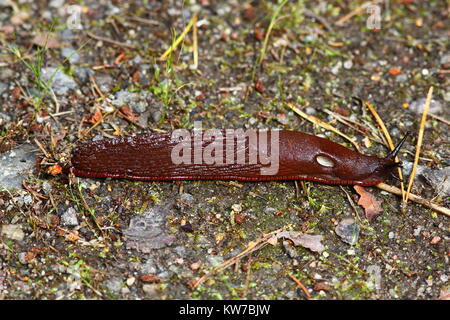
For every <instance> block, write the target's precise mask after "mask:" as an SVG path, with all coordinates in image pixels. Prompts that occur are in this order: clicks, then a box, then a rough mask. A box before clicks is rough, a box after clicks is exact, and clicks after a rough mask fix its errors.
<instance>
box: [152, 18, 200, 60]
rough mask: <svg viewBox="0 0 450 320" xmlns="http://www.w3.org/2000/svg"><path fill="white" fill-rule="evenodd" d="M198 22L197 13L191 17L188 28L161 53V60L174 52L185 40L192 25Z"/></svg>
mask: <svg viewBox="0 0 450 320" xmlns="http://www.w3.org/2000/svg"><path fill="white" fill-rule="evenodd" d="M196 22H197V15H194V16H193V17H192V18H191V21H189V23H188V25H187V26H186V28H184V30H183V32H182V33H181V34H180V35H179V36H178V38H177V39H176V40H175V41H174V42H173V43H172V45H171V46H170V47H169V48H168V49H167V50H166V51H165V52H164V53H163V54H162V55H161V57H159V60H160V61H164V60H165V59H166V58H167V56H169V54H171V53H172V51H173V50H175V49H176V48H177V47H178V45H179V44H180V42H181V41H183V39H184V37H186V34H187V33H188V32H189V30H191V28H192V26H193V25H194V23H196Z"/></svg>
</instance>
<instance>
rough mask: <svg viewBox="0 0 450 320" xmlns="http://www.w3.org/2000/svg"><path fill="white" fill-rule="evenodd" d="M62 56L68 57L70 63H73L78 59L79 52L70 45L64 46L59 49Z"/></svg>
mask: <svg viewBox="0 0 450 320" xmlns="http://www.w3.org/2000/svg"><path fill="white" fill-rule="evenodd" d="M61 54H62V55H63V57H65V58H68V59H69V62H70V63H71V64H75V63H77V62H79V61H80V54H79V53H78V52H77V51H76V50H75V49H74V48H71V47H66V48H63V49H62V50H61Z"/></svg>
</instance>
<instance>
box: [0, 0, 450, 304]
mask: <svg viewBox="0 0 450 320" xmlns="http://www.w3.org/2000/svg"><path fill="white" fill-rule="evenodd" d="M82 3H83V5H82V6H81V7H74V6H71V4H72V2H69V1H65V0H52V1H49V2H44V1H28V0H24V1H20V2H15V3H12V2H9V1H0V41H1V46H0V181H2V184H1V186H0V229H1V230H0V299H285V300H286V299H448V298H449V295H450V289H449V281H448V278H449V276H450V271H449V261H448V260H449V236H450V233H449V231H450V230H449V220H448V219H449V218H448V217H446V216H444V215H442V214H439V213H436V212H434V211H432V210H431V209H428V208H426V207H424V206H422V205H418V204H414V203H412V202H409V204H408V205H407V207H406V208H403V209H402V201H401V197H399V196H397V195H393V194H390V193H387V192H385V191H381V190H380V189H377V188H375V187H366V188H365V189H366V191H368V192H370V193H371V194H373V195H374V196H375V198H376V200H377V201H379V202H381V208H382V212H381V214H380V215H378V216H377V217H376V218H374V219H372V220H371V221H368V220H367V219H366V217H365V212H364V208H363V207H361V206H360V205H358V201H359V195H358V194H357V193H356V191H355V190H354V189H353V188H352V187H349V186H342V187H340V186H336V185H325V184H320V183H315V182H300V181H298V182H294V181H276V182H236V181H178V182H170V181H169V182H141V181H130V180H120V179H89V178H75V177H70V176H67V175H66V174H64V173H61V167H62V166H64V165H65V164H67V163H68V161H69V159H70V154H71V151H72V150H73V149H74V147H75V146H76V144H77V143H79V142H82V141H90V140H98V139H102V138H110V137H116V136H132V135H138V134H141V133H148V132H165V131H169V130H173V129H177V128H185V129H191V128H193V125H194V122H195V121H201V122H202V125H203V128H244V129H249V128H253V129H263V128H277V129H291V130H298V131H303V132H308V133H311V134H316V135H320V136H323V137H326V138H328V139H330V140H332V141H335V142H337V143H341V144H343V145H345V146H347V147H349V148H352V145H351V144H350V143H349V142H348V141H347V140H344V139H342V138H341V137H340V136H338V135H336V134H335V133H332V132H330V131H327V130H324V129H322V128H320V127H319V126H317V125H314V124H312V123H311V122H309V121H307V120H306V119H304V118H301V117H299V116H298V115H296V114H295V113H294V112H293V111H292V110H291V109H290V108H289V107H288V106H287V105H288V104H289V103H290V104H293V105H295V106H297V107H298V108H300V109H301V110H303V111H304V112H306V113H307V114H309V115H314V116H315V117H317V118H319V119H321V120H323V121H326V122H328V123H330V124H331V125H333V126H334V127H335V128H337V129H339V130H340V131H342V132H343V133H345V134H346V135H348V136H349V137H351V138H352V139H354V141H355V142H356V143H358V144H359V145H360V146H361V151H362V152H363V153H364V154H370V155H377V156H379V157H382V156H383V155H385V154H386V153H387V151H388V148H387V147H386V145H385V144H384V143H383V135H382V133H381V130H380V129H379V126H378V124H377V122H376V121H375V119H374V118H373V116H372V115H371V113H370V112H369V110H368V109H367V108H365V107H364V106H361V105H360V104H359V103H358V101H357V100H356V99H353V98H352V97H358V98H360V99H362V100H364V101H367V102H369V103H370V104H372V105H373V106H374V108H375V109H376V110H377V112H378V114H379V115H380V116H381V118H382V119H383V121H384V123H385V125H386V127H387V129H388V131H389V132H390V134H391V136H392V139H393V140H394V142H396V141H399V140H400V139H401V138H402V137H403V136H404V134H405V133H406V132H407V131H409V132H411V133H410V136H409V137H408V139H407V142H406V143H405V145H404V148H403V149H402V151H401V152H400V154H399V158H400V160H402V161H404V162H405V163H411V162H413V160H414V152H415V145H416V142H417V134H418V128H419V123H420V118H421V110H422V108H423V101H424V100H423V99H424V98H426V96H427V93H428V90H429V88H430V87H431V86H432V87H433V90H434V91H433V102H432V106H431V111H430V112H432V113H433V115H430V116H429V117H428V120H427V124H426V129H425V135H424V141H423V146H422V152H421V157H420V162H419V164H420V166H421V167H420V168H421V170H422V171H421V172H433V176H434V175H436V174H437V176H438V177H439V174H441V179H440V180H439V179H438V182H436V183H433V181H431V180H427V179H426V178H425V176H424V175H421V174H418V176H417V178H416V182H415V184H414V186H413V188H412V192H413V193H415V194H418V195H420V196H422V197H423V198H426V199H430V200H433V201H435V202H436V203H438V204H439V205H440V206H442V207H446V208H449V205H450V202H449V192H448V190H449V188H448V183H449V182H448V179H447V180H446V179H445V177H444V178H442V175H443V174H444V173H445V172H447V178H448V169H445V168H447V167H449V166H450V159H449V124H448V121H449V118H450V117H449V115H450V111H449V108H448V105H449V102H450V86H449V82H448V75H449V72H450V54H449V41H448V38H449V33H450V28H449V14H450V12H449V10H450V8H449V7H448V4H447V3H446V2H445V1H407V0H395V1H394V0H390V1H380V2H378V3H376V2H373V3H372V4H371V5H370V6H367V4H365V3H364V2H362V1H351V2H342V1H289V2H280V3H278V2H276V1H273V2H272V1H243V2H242V1H208V0H200V1H196V2H192V4H188V3H183V2H182V1H164V2H159V1H152V0H149V1H128V2H125V1H91V0H86V1H83V2H82ZM374 3H375V4H374ZM378 13H380V16H377V14H378ZM194 16H196V17H197V20H196V23H195V27H194V28H190V30H189V31H188V32H187V33H186V34H185V36H184V37H183V39H182V41H181V42H179V44H178V45H177V47H176V48H175V49H174V50H172V51H171V52H169V53H168V54H166V56H165V59H161V56H162V55H163V54H164V52H165V51H166V50H167V49H168V48H169V47H170V46H172V45H174V44H176V43H177V41H176V40H177V39H178V37H180V35H182V33H183V30H185V28H186V26H188V25H189V22H190V21H191V19H195V18H193V17H194ZM191 25H192V24H191ZM268 32H269V36H268V37H267V34H268ZM430 170H432V171H430ZM386 182H387V183H389V184H392V185H395V186H399V182H398V181H397V180H394V179H389V180H388V181H386ZM278 229H283V230H284V231H289V232H291V233H292V232H293V233H298V232H301V233H302V234H306V235H314V236H321V239H322V240H321V244H322V245H323V247H324V250H312V249H311V248H308V247H303V246H295V243H294V241H292V239H286V238H280V239H277V241H275V238H271V239H270V240H269V241H268V242H259V243H260V244H261V243H263V244H265V245H258V246H256V247H255V246H254V244H255V243H258V241H260V239H261V237H263V236H264V235H265V234H268V233H270V232H273V231H275V230H278ZM352 232H353V234H352ZM349 233H350V234H349ZM252 246H253V248H254V250H252V251H251V252H249V253H247V254H242V255H241V256H239V259H236V258H234V260H232V261H233V262H234V263H233V264H231V265H229V266H227V267H226V268H220V266H224V265H225V264H224V263H225V262H226V261H227V260H229V259H233V257H236V256H237V255H238V254H240V253H242V252H244V251H245V250H246V249H247V248H251V247H252ZM244 253H245V252H244ZM202 277H203V278H202ZM199 279H202V282H201V283H200V282H199ZM203 280H204V281H203ZM299 284H301V285H299ZM302 287H303V288H302Z"/></svg>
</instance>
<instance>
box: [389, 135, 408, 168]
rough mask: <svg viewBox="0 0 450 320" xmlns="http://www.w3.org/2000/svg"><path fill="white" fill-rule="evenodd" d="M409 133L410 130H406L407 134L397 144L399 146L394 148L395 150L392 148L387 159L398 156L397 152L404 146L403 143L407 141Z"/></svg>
mask: <svg viewBox="0 0 450 320" xmlns="http://www.w3.org/2000/svg"><path fill="white" fill-rule="evenodd" d="M408 135H409V131H407V132H406V134H405V136H404V137H403V139H402V140H400V142H399V143H398V144H397V146H396V147H395V148H394V150H392V151H391V152H389V153H388V154H387V155H386V159H394V158H395V157H396V156H397V154H398V153H399V152H400V149H401V148H402V146H403V144H404V143H405V141H406V138H407V137H408ZM399 163H401V162H399Z"/></svg>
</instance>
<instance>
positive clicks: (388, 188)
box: [377, 183, 450, 217]
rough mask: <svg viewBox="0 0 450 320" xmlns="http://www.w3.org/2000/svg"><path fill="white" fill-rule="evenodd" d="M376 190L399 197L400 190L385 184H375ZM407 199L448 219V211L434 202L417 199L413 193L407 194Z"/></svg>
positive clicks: (449, 210) (449, 215) (449, 214)
mask: <svg viewBox="0 0 450 320" xmlns="http://www.w3.org/2000/svg"><path fill="white" fill-rule="evenodd" d="M377 188H379V189H381V190H384V191H387V192H390V193H393V194H396V195H401V194H402V193H401V190H400V189H399V188H397V187H394V186H391V185H388V184H386V183H379V184H377ZM409 199H411V201H414V202H416V203H419V204H421V205H424V206H425V207H428V208H430V209H433V210H434V211H436V212H438V213H442V214H443V215H446V216H447V217H450V209H448V208H445V207H442V206H440V205H438V204H437V203H435V202H432V201H430V200H428V199H424V198H422V197H419V196H418V195H415V194H413V193H410V194H409Z"/></svg>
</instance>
